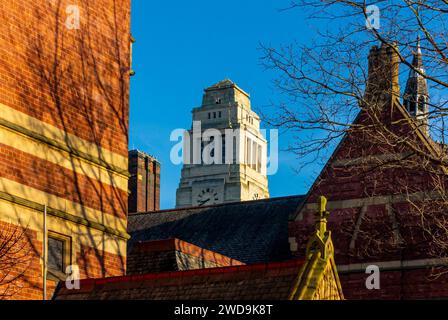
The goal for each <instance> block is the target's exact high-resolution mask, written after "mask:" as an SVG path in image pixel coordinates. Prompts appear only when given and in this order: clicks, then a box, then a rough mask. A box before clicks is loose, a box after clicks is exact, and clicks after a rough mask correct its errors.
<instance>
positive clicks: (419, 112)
mask: <svg viewBox="0 0 448 320" xmlns="http://www.w3.org/2000/svg"><path fill="white" fill-rule="evenodd" d="M424 74H425V69H424V68H423V54H422V49H421V47H420V36H417V43H416V46H415V51H414V52H413V57H412V68H411V70H410V71H409V77H408V80H407V82H406V89H405V92H404V97H403V104H404V106H405V108H406V110H407V111H408V112H409V114H410V115H411V116H412V117H414V118H415V119H416V120H418V121H419V122H420V124H421V125H422V129H423V130H424V131H425V132H426V130H427V122H428V121H427V113H428V102H429V94H428V86H427V83H426V78H425V77H424Z"/></svg>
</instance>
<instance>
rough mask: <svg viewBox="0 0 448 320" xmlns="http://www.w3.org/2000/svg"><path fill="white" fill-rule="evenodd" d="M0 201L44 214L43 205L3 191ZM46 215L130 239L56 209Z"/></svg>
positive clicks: (122, 234)
mask: <svg viewBox="0 0 448 320" xmlns="http://www.w3.org/2000/svg"><path fill="white" fill-rule="evenodd" d="M0 200H4V201H8V202H11V203H14V204H18V205H21V206H23V207H27V208H30V209H33V210H35V211H39V212H44V205H42V204H39V203H36V202H33V201H30V200H27V199H23V198H20V197H16V196H13V195H10V194H8V193H6V192H3V191H0ZM47 214H48V215H49V216H53V217H57V218H60V219H64V220H68V221H71V222H73V223H76V224H81V225H84V226H86V227H89V228H93V229H97V230H99V231H103V232H105V233H108V234H111V235H114V236H118V237H120V238H123V239H125V240H127V239H129V238H130V236H129V235H128V234H127V233H124V232H120V231H118V230H115V229H112V228H109V227H106V226H104V225H102V224H100V223H97V222H93V221H89V220H87V219H84V218H81V217H78V216H74V215H72V214H69V213H67V212H64V211H60V210H56V209H53V208H51V207H47Z"/></svg>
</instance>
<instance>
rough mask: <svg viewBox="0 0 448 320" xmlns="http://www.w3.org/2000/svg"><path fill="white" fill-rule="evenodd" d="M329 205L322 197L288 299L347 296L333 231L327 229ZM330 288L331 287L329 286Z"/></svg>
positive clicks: (342, 297) (341, 297) (340, 297)
mask: <svg viewBox="0 0 448 320" xmlns="http://www.w3.org/2000/svg"><path fill="white" fill-rule="evenodd" d="M326 205H327V199H326V198H325V197H320V198H319V203H318V208H319V209H318V210H317V214H316V216H317V222H316V230H315V232H314V234H313V236H312V237H311V238H310V240H309V241H308V245H307V249H306V262H305V264H304V265H303V266H302V268H301V269H300V272H299V275H298V276H297V278H296V280H295V282H294V285H293V286H292V289H291V292H290V295H289V300H312V299H344V295H343V293H342V288H341V283H340V281H339V276H338V274H337V269H336V264H335V262H334V248H333V243H332V241H331V232H330V231H327V218H328V216H329V212H328V211H327V210H326ZM330 272H331V274H329V273H330ZM322 287H323V288H324V293H325V294H324V295H323V296H321V295H320V292H319V289H320V288H322ZM328 288H330V290H327V289H328Z"/></svg>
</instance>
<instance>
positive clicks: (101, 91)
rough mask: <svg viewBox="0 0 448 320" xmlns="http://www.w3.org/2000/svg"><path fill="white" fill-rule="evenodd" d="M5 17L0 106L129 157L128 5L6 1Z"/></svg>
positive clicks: (126, 0) (115, 0)
mask: <svg viewBox="0 0 448 320" xmlns="http://www.w3.org/2000/svg"><path fill="white" fill-rule="evenodd" d="M68 5H78V6H79V8H80V18H81V20H80V21H81V25H80V29H79V30H69V29H68V28H66V26H65V22H66V19H67V17H68V15H67V13H66V8H67V6H68ZM0 20H1V21H2V23H1V25H0V57H1V59H0V79H1V85H0V103H3V104H5V105H7V106H9V107H11V108H14V109H17V110H19V111H21V112H24V113H26V114H28V115H31V116H32V117H35V118H37V119H39V120H42V121H45V122H47V123H50V124H52V125H55V126H56V127H58V128H60V129H62V130H64V131H66V132H68V133H71V134H75V135H77V136H79V137H81V138H83V139H86V140H88V141H91V142H93V143H96V144H98V145H101V146H102V147H104V148H106V149H108V150H111V151H113V152H116V153H119V154H121V155H123V156H127V146H128V140H127V139H128V136H127V135H128V114H129V103H128V100H129V69H130V68H129V67H130V66H129V61H130V59H129V49H130V0H96V1H88V0H62V1H31V0H8V1H2V2H1V3H0Z"/></svg>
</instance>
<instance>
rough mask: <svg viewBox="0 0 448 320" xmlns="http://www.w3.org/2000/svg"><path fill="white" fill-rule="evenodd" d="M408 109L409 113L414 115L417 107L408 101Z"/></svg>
mask: <svg viewBox="0 0 448 320" xmlns="http://www.w3.org/2000/svg"><path fill="white" fill-rule="evenodd" d="M408 109H409V113H411V114H415V112H416V111H417V106H416V103H415V101H412V100H410V101H409V102H408Z"/></svg>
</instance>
